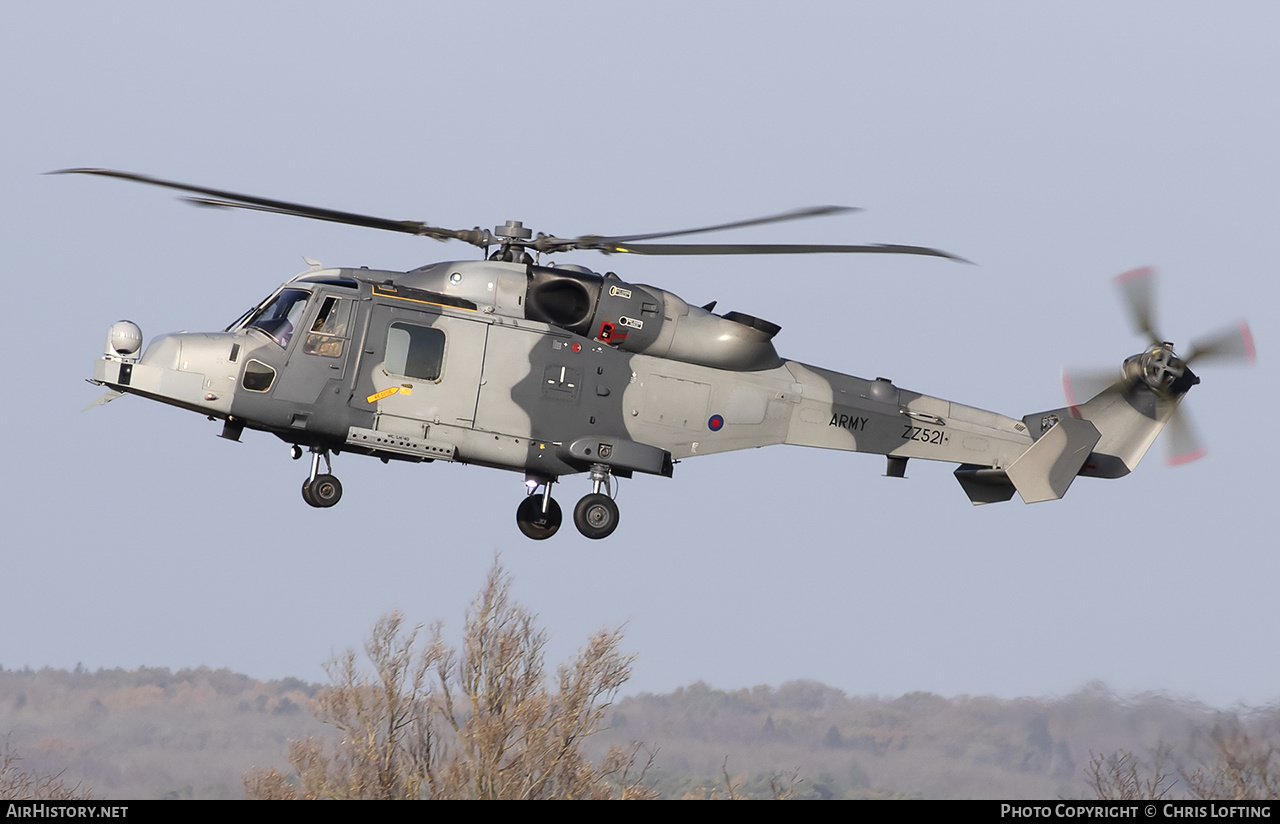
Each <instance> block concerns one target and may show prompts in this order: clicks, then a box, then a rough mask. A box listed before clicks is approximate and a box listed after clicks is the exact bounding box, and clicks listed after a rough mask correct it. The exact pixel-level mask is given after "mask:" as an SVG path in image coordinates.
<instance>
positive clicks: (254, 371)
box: [240, 360, 276, 392]
mask: <svg viewBox="0 0 1280 824" xmlns="http://www.w3.org/2000/svg"><path fill="white" fill-rule="evenodd" d="M275 380H276V370H274V369H272V368H271V367H270V366H267V365H266V364H265V363H263V362H262V361H260V360H251V361H249V362H248V363H246V364H245V365H244V377H243V378H241V379H240V385H241V386H243V387H244V388H245V389H248V390H249V391H250V392H266V391H267V390H268V389H270V388H271V384H273V383H275Z"/></svg>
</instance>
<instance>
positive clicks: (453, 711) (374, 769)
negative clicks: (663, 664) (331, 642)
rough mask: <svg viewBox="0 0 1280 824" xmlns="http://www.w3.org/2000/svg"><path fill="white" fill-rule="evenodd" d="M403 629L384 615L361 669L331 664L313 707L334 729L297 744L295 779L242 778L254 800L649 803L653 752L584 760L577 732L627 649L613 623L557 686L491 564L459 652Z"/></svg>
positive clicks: (597, 707)
mask: <svg viewBox="0 0 1280 824" xmlns="http://www.w3.org/2000/svg"><path fill="white" fill-rule="evenodd" d="M421 629H422V628H421V627H415V628H412V629H407V628H406V627H405V625H404V617H403V616H402V615H401V614H400V613H398V612H393V613H391V614H389V615H387V616H385V617H383V618H382V619H381V620H379V621H378V623H377V624H376V625H375V626H374V629H373V633H372V634H371V635H370V637H369V640H368V641H367V642H366V644H365V648H364V652H365V656H366V657H367V658H368V661H369V664H370V665H371V667H372V671H371V672H366V671H364V670H363V669H362V668H361V665H360V662H359V660H358V657H357V655H356V653H355V652H354V651H353V650H349V651H348V652H346V653H345V654H343V655H340V656H338V657H337V658H335V659H334V660H333V661H331V662H330V663H329V666H328V668H327V671H328V673H329V676H330V680H331V682H332V685H331V686H330V687H329V688H327V689H326V690H324V691H323V692H322V693H321V694H320V696H319V697H318V699H317V712H318V715H319V717H320V718H321V719H322V720H323V721H325V722H326V723H328V724H330V725H332V726H333V727H335V728H336V729H337V730H338V731H339V732H340V733H341V737H340V739H339V741H338V742H337V744H336V745H334V746H333V747H332V751H328V752H327V751H326V748H325V746H324V745H323V744H322V743H321V742H318V741H315V740H312V739H308V740H304V741H294V742H293V743H292V746H291V750H290V754H289V762H290V764H291V766H292V768H293V769H292V771H293V774H294V776H295V778H294V779H293V780H290V779H289V777H288V776H286V775H284V774H283V773H281V772H279V771H277V770H257V771H254V772H252V773H250V774H249V775H247V776H246V777H245V789H246V792H247V793H248V794H249V795H250V796H251V797H255V798H400V799H404V798H494V799H497V798H650V797H653V792H652V791H651V790H650V789H649V788H648V787H646V786H645V785H644V784H643V778H644V772H645V769H647V766H648V764H649V763H651V762H652V758H653V757H652V755H651V754H650V755H649V758H648V760H647V761H646V762H645V763H644V764H642V765H640V766H639V768H637V765H638V764H639V762H640V755H641V754H642V752H643V749H642V748H640V747H638V746H633V747H631V748H626V749H623V748H616V747H615V748H614V749H611V750H610V752H609V754H608V755H607V756H606V758H605V759H604V760H603V761H602V762H601V763H599V764H592V763H590V762H588V761H587V760H586V758H585V757H584V756H583V754H582V751H581V745H582V742H583V740H584V739H586V738H587V737H588V736H590V735H591V734H592V733H594V732H595V731H596V730H597V729H599V727H600V724H601V723H602V721H603V719H604V714H605V711H606V710H607V708H608V707H609V705H610V703H611V701H612V700H613V697H614V696H615V695H616V694H617V691H618V689H619V688H620V687H621V686H622V685H623V684H624V683H625V682H626V680H627V678H628V676H629V675H630V672H631V664H632V660H633V658H632V657H631V656H627V655H623V654H622V653H621V652H619V646H620V645H621V641H622V634H621V631H619V630H601V631H599V632H597V633H596V634H595V635H593V636H592V637H591V639H590V640H589V641H588V642H587V644H586V646H585V647H584V648H583V649H582V650H581V651H580V652H579V653H578V655H577V656H576V657H575V658H574V659H573V660H572V661H570V662H569V663H567V664H565V665H564V666H561V667H560V668H559V671H558V676H557V679H556V689H555V690H554V691H553V690H552V689H551V688H550V687H549V685H548V678H547V676H546V673H545V671H544V663H543V662H544V648H545V646H546V633H545V632H543V631H542V630H540V629H538V628H537V626H536V623H535V621H534V616H533V615H532V613H530V612H529V611H528V610H527V609H525V608H524V607H523V606H521V605H519V604H518V603H516V602H515V601H514V600H512V598H511V581H510V578H509V577H507V576H506V575H505V574H504V573H503V571H502V568H501V566H500V565H499V564H497V563H496V562H495V564H494V566H493V569H492V570H491V571H490V573H489V577H488V580H487V581H486V583H485V586H484V588H483V589H482V590H481V592H480V594H479V596H478V597H477V598H476V600H475V601H474V602H473V603H472V605H471V607H470V609H469V610H468V612H467V617H466V623H465V627H464V633H463V643H462V647H461V649H454V648H452V647H450V646H449V645H448V644H447V643H445V641H444V637H443V628H442V627H441V626H440V625H436V626H434V627H432V629H431V632H430V639H429V641H428V643H427V645H426V646H425V647H424V648H422V649H418V648H417V639H418V636H419V633H420V632H421Z"/></svg>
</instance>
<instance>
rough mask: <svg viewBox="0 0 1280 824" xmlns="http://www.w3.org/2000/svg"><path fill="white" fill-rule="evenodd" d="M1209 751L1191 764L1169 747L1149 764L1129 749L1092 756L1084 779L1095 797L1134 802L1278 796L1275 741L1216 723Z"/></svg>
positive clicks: (1278, 761)
mask: <svg viewBox="0 0 1280 824" xmlns="http://www.w3.org/2000/svg"><path fill="white" fill-rule="evenodd" d="M1209 741H1210V742H1211V750H1210V752H1209V753H1208V754H1207V755H1206V756H1205V757H1202V758H1200V760H1199V762H1198V763H1197V765H1196V766H1195V767H1192V768H1188V767H1185V766H1182V764H1179V763H1178V761H1177V760H1175V759H1174V757H1173V755H1172V752H1171V749H1170V748H1169V747H1168V745H1162V746H1161V747H1159V748H1158V749H1157V750H1156V753H1155V755H1154V756H1153V758H1152V760H1151V761H1150V763H1148V762H1145V761H1143V760H1142V759H1140V758H1138V757H1136V756H1135V755H1134V754H1133V753H1131V752H1119V753H1115V754H1113V755H1109V756H1101V755H1093V756H1092V758H1091V759H1090V761H1089V766H1088V767H1087V768H1086V774H1085V780H1086V782H1087V783H1088V784H1089V787H1090V789H1092V790H1093V794H1094V795H1095V796H1096V797H1097V798H1105V799H1113V800H1122V801H1132V800H1140V799H1147V800H1155V799H1159V798H1169V797H1173V796H1174V793H1175V791H1176V792H1179V793H1180V794H1182V795H1184V796H1190V797H1192V798H1200V799H1204V800H1214V801H1228V800H1234V801H1244V800H1262V799H1271V800H1274V799H1277V798H1280V753H1278V752H1277V749H1276V745H1275V744H1274V743H1273V742H1272V741H1269V740H1267V739H1266V738H1265V737H1263V736H1262V735H1259V734H1252V735H1251V734H1249V733H1247V732H1245V731H1244V730H1242V729H1241V728H1240V727H1239V726H1236V725H1230V726H1226V727H1224V726H1218V727H1215V728H1214V729H1213V731H1212V732H1211V733H1210V734H1209Z"/></svg>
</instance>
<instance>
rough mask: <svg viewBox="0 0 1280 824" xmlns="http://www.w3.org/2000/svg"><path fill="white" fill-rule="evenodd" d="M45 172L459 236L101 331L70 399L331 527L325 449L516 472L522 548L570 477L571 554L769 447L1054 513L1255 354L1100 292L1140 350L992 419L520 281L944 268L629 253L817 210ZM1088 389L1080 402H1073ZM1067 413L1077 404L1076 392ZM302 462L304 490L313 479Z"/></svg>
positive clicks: (600, 299) (690, 248) (624, 292)
mask: <svg viewBox="0 0 1280 824" xmlns="http://www.w3.org/2000/svg"><path fill="white" fill-rule="evenodd" d="M61 173H73V174H89V175H100V176H106V177H114V178H119V179H123V180H129V181H134V182H138V183H146V184H150V185H154V186H161V187H166V188H169V189H176V190H178V191H182V192H186V193H188V195H190V196H188V197H187V198H186V199H187V200H189V201H192V202H194V203H197V204H200V205H205V206H214V207H223V208H238V209H250V210H255V211H262V212H270V213H275V214H283V215H292V216H295V217H305V218H312V219H316V220H326V221H332V222H336V223H345V224H350V225H354V226H365V227H369V228H374V229H383V230H389V231H394V232H403V233H408V234H412V235H419V236H425V237H430V238H435V239H436V240H441V241H444V240H458V241H462V242H464V243H468V244H470V245H472V246H476V247H478V248H479V249H481V250H482V259H480V260H470V261H455V262H444V263H433V264H430V265H427V266H423V267H421V268H418V269H414V270H412V271H409V272H390V271H379V270H371V269H367V268H341V269H324V268H321V267H320V266H319V265H318V264H316V265H313V266H312V268H311V269H310V270H308V271H305V272H303V273H301V274H299V275H297V276H296V277H294V278H293V279H292V280H290V281H288V282H286V283H285V284H283V285H282V286H280V287H279V288H278V289H276V290H275V291H274V292H272V293H271V294H270V295H268V296H267V297H266V298H265V299H264V300H262V301H261V302H260V303H258V304H257V305H256V306H254V307H253V308H252V309H250V310H249V311H247V312H245V313H244V315H242V316H241V317H240V318H239V319H237V320H236V321H235V322H233V323H232V324H231V325H229V326H228V327H227V328H226V329H224V330H223V331H221V332H212V333H190V332H182V333H176V334H169V335H162V336H160V337H157V338H155V339H154V340H152V341H151V343H150V345H149V346H147V348H146V350H145V352H144V351H143V347H142V332H141V330H140V329H139V328H138V326H137V325H136V324H134V323H132V322H130V321H120V322H118V323H116V324H114V325H113V326H112V327H111V328H110V330H109V332H108V334H107V342H106V347H105V349H104V351H103V354H102V356H101V357H100V358H99V359H98V360H96V361H95V362H94V367H93V378H92V379H91V382H92V383H94V384H98V385H102V386H105V387H107V388H108V390H109V391H108V393H107V394H106V395H105V396H103V398H101V399H100V400H99V403H105V402H106V401H108V400H112V399H114V398H116V397H119V396H120V395H122V394H125V393H129V394H134V395H140V396H142V397H145V398H150V399H151V400H156V401H160V402H161V403H166V404H170V405H172V406H177V407H180V408H183V409H189V410H191V411H193V412H198V413H200V414H203V415H206V416H208V417H209V418H210V419H211V420H221V421H223V426H222V432H221V437H223V438H228V439H231V440H239V439H240V437H241V434H242V433H243V431H244V430H245V429H254V430H260V431H264V432H269V433H271V434H273V435H276V436H277V437H279V438H280V439H282V440H283V441H285V442H286V443H289V444H290V445H291V454H292V456H293V458H294V459H298V458H301V457H302V455H303V454H305V453H304V448H305V449H306V450H309V452H310V456H311V469H310V472H309V473H308V475H307V477H306V480H305V481H304V482H303V484H302V498H303V500H304V501H306V503H308V504H310V505H311V506H313V507H331V506H333V505H334V504H336V503H338V501H339V499H340V498H341V497H342V484H341V483H340V482H339V481H338V479H337V478H336V477H335V476H334V475H333V468H332V457H331V456H333V455H338V454H340V453H354V454H362V455H370V456H373V457H376V458H380V459H382V460H383V461H384V462H386V461H391V460H400V461H413V462H423V463H430V462H433V461H453V462H459V463H468V464H477V465H480V466H488V467H494V468H498V469H506V470H511V471H514V472H519V473H523V474H524V477H525V493H526V494H525V497H524V498H523V500H521V501H520V503H519V506H517V507H516V524H517V525H518V526H519V528H520V531H521V532H523V533H524V534H525V535H526V536H528V537H529V538H532V539H535V540H542V539H546V538H549V537H551V536H552V535H554V534H555V533H556V531H557V530H558V529H559V528H560V525H561V521H562V513H561V509H560V506H559V504H558V503H557V502H556V500H555V498H554V497H552V486H553V485H554V484H555V483H556V482H558V481H559V480H560V479H562V478H564V477H566V476H571V475H579V474H586V476H587V478H588V479H589V482H590V485H591V491H590V492H589V493H587V494H586V495H584V496H583V497H582V498H581V499H580V500H579V501H578V504H577V506H576V507H574V513H573V520H574V524H575V526H576V527H577V528H578V530H579V531H580V532H581V533H582V534H583V535H585V536H586V537H588V538H595V539H598V538H605V537H607V536H608V535H610V534H612V533H613V531H614V530H615V529H616V528H617V526H618V523H619V512H618V507H617V505H616V504H615V502H614V500H613V491H614V483H613V482H614V479H616V478H630V477H632V476H633V475H634V474H635V473H641V474H648V475H658V476H661V477H671V476H672V474H673V469H674V466H675V464H676V463H677V462H679V461H681V460H684V459H687V458H692V457H695V456H698V455H710V454H714V453H717V452H727V451H732V450H738V449H748V448H753V447H760V446H766V445H770V444H793V445H798V446H812V447H821V448H824V449H838V450H845V451H854V452H868V453H874V454H880V455H885V456H886V457H887V471H886V474H887V475H889V476H891V477H903V476H904V475H905V470H906V465H907V461H908V460H910V459H912V458H923V459H928V460H938V461H948V462H953V463H956V464H958V467H957V468H956V469H955V477H956V479H957V480H958V481H959V482H960V486H961V488H962V489H963V490H964V492H965V494H966V495H967V496H968V497H969V500H970V501H971V502H972V503H974V504H975V505H976V504H986V503H993V502H998V501H1007V500H1009V499H1011V498H1012V497H1013V494H1014V492H1017V493H1018V494H1019V495H1020V496H1021V497H1022V499H1023V500H1024V501H1025V502H1027V503H1033V502H1037V501H1046V500H1052V499H1057V498H1061V497H1062V496H1063V495H1065V494H1066V492H1067V489H1068V488H1069V487H1070V486H1071V483H1072V482H1073V481H1074V480H1075V478H1076V477H1078V476H1089V477H1100V478H1117V477H1120V476H1122V475H1126V474H1128V473H1129V472H1130V471H1132V470H1133V469H1134V468H1136V467H1137V465H1138V462H1139V461H1140V460H1141V458H1142V457H1143V455H1144V454H1145V453H1146V452H1147V449H1148V448H1149V447H1150V446H1151V444H1152V443H1153V442H1154V440H1155V439H1156V436H1157V435H1158V434H1159V433H1160V431H1161V429H1162V428H1163V427H1164V426H1165V424H1167V423H1172V427H1171V429H1173V430H1174V437H1173V438H1172V439H1171V443H1172V444H1173V448H1174V451H1175V454H1176V458H1177V460H1186V459H1189V458H1193V457H1197V456H1198V455H1199V454H1201V453H1202V450H1200V449H1199V447H1198V445H1196V442H1195V440H1194V437H1193V436H1192V435H1191V430H1190V427H1189V426H1188V425H1187V424H1186V423H1185V420H1184V419H1183V418H1181V417H1180V416H1179V415H1177V414H1176V413H1177V410H1178V407H1179V404H1180V402H1181V401H1182V399H1183V398H1184V397H1185V396H1186V394H1187V392H1188V391H1189V390H1190V389H1191V387H1192V386H1194V385H1196V384H1198V383H1199V382H1200V379H1199V377H1198V376H1197V375H1196V374H1195V373H1194V372H1192V371H1191V368H1190V366H1191V363H1192V362H1193V361H1209V360H1214V359H1218V360H1230V359H1248V360H1252V359H1253V357H1254V346H1253V340H1252V336H1251V334H1250V332H1249V328H1248V326H1247V325H1246V324H1244V323H1243V322H1242V323H1240V324H1239V325H1238V326H1234V327H1232V328H1230V329H1227V330H1225V331H1223V332H1219V333H1217V334H1214V335H1212V336H1209V337H1207V338H1206V339H1204V340H1202V341H1200V342H1199V343H1196V344H1193V346H1192V348H1191V351H1190V354H1188V355H1187V356H1186V357H1181V356H1179V355H1177V354H1176V353H1175V351H1174V347H1173V344H1172V343H1169V342H1168V341H1166V340H1164V339H1163V338H1162V337H1161V336H1160V334H1159V333H1158V332H1157V331H1156V325H1155V321H1154V313H1153V308H1152V307H1153V300H1152V281H1153V273H1152V272H1151V270H1149V269H1138V270H1134V271H1132V272H1129V273H1126V274H1124V275H1122V276H1120V277H1119V278H1118V283H1119V285H1120V287H1121V290H1122V293H1123V294H1124V296H1125V297H1126V299H1127V301H1128V304H1129V307H1130V311H1131V313H1132V315H1133V319H1134V322H1135V326H1136V328H1137V329H1138V331H1139V332H1140V333H1142V334H1143V335H1145V336H1146V337H1147V338H1148V340H1149V345H1148V346H1147V348H1146V349H1145V350H1144V351H1142V352H1140V353H1138V354H1136V355H1133V356H1132V357H1129V358H1127V359H1126V360H1125V361H1124V363H1123V364H1122V366H1121V369H1120V372H1119V374H1118V375H1117V374H1114V373H1111V374H1107V375H1105V376H1098V375H1094V376H1085V377H1084V378H1083V379H1080V378H1077V379H1075V380H1073V381H1070V382H1068V383H1067V384H1066V385H1067V389H1068V403H1067V405H1066V406H1064V407H1060V408H1056V409H1049V410H1046V411H1043V412H1035V413H1033V414H1030V415H1026V416H1024V417H1022V418H1011V417H1006V416H1004V415H1000V414H997V413H994V412H988V411H985V410H982V409H978V408H975V407H971V406H965V405H963V404H959V403H955V402H953V401H948V400H944V399H942V398H935V397H931V396H929V395H923V394H920V393H918V392H913V391H910V390H907V389H901V388H899V387H897V386H895V385H894V384H893V383H892V382H891V381H889V380H887V379H885V378H876V379H874V380H866V379H863V378H857V377H853V376H850V375H844V374H841V373H839V372H834V371H831V370H828V369H822V368H818V367H815V366H809V365H805V364H801V363H798V362H795V361H790V360H784V359H783V358H782V357H780V356H779V355H778V353H777V351H776V350H775V348H774V344H773V339H774V337H775V336H776V335H777V334H778V332H779V331H780V327H779V326H777V325H776V324H774V323H771V322H769V321H767V320H764V319H762V318H759V317H754V316H752V315H748V314H745V313H742V312H725V313H723V314H716V313H715V312H714V309H715V303H714V302H713V303H711V304H708V305H706V306H702V307H698V306H691V305H689V304H688V303H686V302H685V301H684V300H682V299H681V298H680V297H678V296H677V295H675V294H673V293H671V292H668V291H666V290H664V289H659V288H657V287H654V286H647V285H643V284H635V283H629V282H626V281H623V280H622V279H620V278H619V277H618V276H617V275H616V274H614V273H612V272H608V273H605V274H598V273H596V272H593V271H591V270H590V269H588V268H586V267H584V266H579V265H575V264H567V265H564V264H562V265H553V264H550V263H547V264H545V265H544V264H543V263H541V260H542V258H543V257H544V256H547V255H551V254H561V253H565V252H569V251H573V250H594V251H598V252H603V253H606V254H639V255H758V254H767V255H778V254H813V253H834V254H846V253H862V254H866V253H881V254H884V253H887V254H910V255H927V256H933V257H939V258H949V259H955V260H959V258H956V256H954V255H951V254H949V253H947V252H943V251H940V250H937V249H930V248H925V247H919V246H901V245H885V244H872V245H816V244H802V245H785V244H724V243H716V244H690V243H652V242H651V241H654V240H662V239H666V238H671V237H676V236H688V235H694V234H702V233H707V232H713V231H720V230H726V229H737V228H745V227H750V226H761V225H766V224H772V223H780V222H783V221H791V220H800V219H805V218H812V217H817V216H820V215H829V214H835V213H839V212H846V211H850V209H848V208H847V207H838V206H821V207H814V208H809V209H799V210H796V211H791V212H785V213H782V214H778V215H772V216H768V217H762V218H756V219H751V220H741V221H735V222H731V223H722V224H718V225H714V226H705V227H700V228H696V229H685V230H678V231H669V232H656V233H650V234H636V235H625V236H621V235H619V236H600V235H583V236H579V237H573V238H562V237H556V236H553V235H544V234H538V235H537V236H536V237H535V236H534V235H533V233H532V231H531V230H530V229H528V228H526V227H525V226H524V225H523V224H521V223H520V222H519V221H507V222H506V223H505V224H504V225H502V226H498V227H496V228H495V229H494V230H493V231H492V232H491V231H489V230H487V229H480V228H474V229H461V230H459V229H444V228H440V227H435V226H430V225H427V224H425V223H420V222H416V221H398V220H387V219H384V218H379V217H371V216H367V215H360V214H353V213H349V212H340V211H334V210H330V209H322V208H316V207H312V206H304V205H300V204H296V203H288V202H284V201H279V200H270V199H266V198H260V197H252V196H247V195H242V194H236V193H233V192H226V191H220V190H217V189H209V188H203V187H199V186H189V185H186V184H182V183H174V182H171V181H166V180H159V179H156V178H152V177H146V176H143V175H139V174H133V173H128V172H118V171H110V170H105V169H67V170H64V172H61ZM1082 387H1092V388H1091V389H1090V390H1089V391H1090V394H1089V395H1088V396H1087V399H1084V400H1082V401H1077V400H1076V398H1075V397H1074V396H1073V392H1075V391H1078V390H1080V389H1081V388H1082ZM1082 397H1083V396H1082ZM321 460H323V461H324V471H323V472H321V471H320V462H321Z"/></svg>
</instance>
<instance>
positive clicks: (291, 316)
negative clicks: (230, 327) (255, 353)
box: [249, 289, 311, 346]
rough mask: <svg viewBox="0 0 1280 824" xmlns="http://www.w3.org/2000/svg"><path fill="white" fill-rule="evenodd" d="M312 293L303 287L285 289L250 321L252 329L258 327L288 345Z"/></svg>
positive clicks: (282, 344)
mask: <svg viewBox="0 0 1280 824" xmlns="http://www.w3.org/2000/svg"><path fill="white" fill-rule="evenodd" d="M309 297H311V293H310V292H307V291H304V290H302V289H285V290H283V291H282V292H281V293H280V294H279V295H276V297H275V300H273V301H271V302H270V303H268V304H267V305H266V306H264V307H262V311H261V312H259V313H258V314H256V315H254V318H253V320H251V321H249V328H250V329H258V330H259V331H262V332H266V333H267V334H268V335H270V336H271V337H272V338H273V339H274V340H275V342H276V343H278V344H280V345H281V346H288V345H289V339H290V338H292V337H293V330H294V329H296V328H297V327H298V324H299V323H301V322H302V313H303V312H305V311H306V310H307V298H309Z"/></svg>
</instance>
